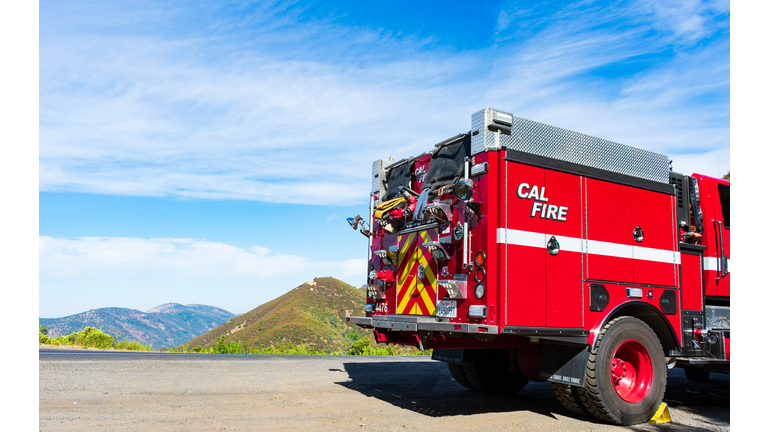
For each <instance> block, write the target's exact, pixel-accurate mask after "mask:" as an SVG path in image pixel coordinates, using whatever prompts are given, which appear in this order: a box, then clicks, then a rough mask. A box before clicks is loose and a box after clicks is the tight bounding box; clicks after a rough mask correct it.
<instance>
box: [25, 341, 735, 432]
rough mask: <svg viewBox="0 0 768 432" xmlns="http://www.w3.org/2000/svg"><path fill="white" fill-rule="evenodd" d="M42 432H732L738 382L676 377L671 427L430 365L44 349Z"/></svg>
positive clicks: (538, 387) (403, 360)
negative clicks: (466, 384)
mask: <svg viewBox="0 0 768 432" xmlns="http://www.w3.org/2000/svg"><path fill="white" fill-rule="evenodd" d="M39 359H40V361H39V369H40V380H39V385H40V388H39V391H40V413H39V414H40V415H39V419H40V430H41V431H86V430H135V431H145V430H153V431H154V430H157V431H165V430H168V431H211V430H231V431H249V430H302V431H304V430H307V431H314V430H342V431H347V430H355V431H364V430H375V431H405V430H424V429H427V428H430V429H433V430H482V431H488V430H510V429H514V430H527V431H603V430H615V431H618V430H625V429H634V430H641V431H644V430H654V431H657V430H661V431H666V430H670V431H671V430H675V431H680V430H682V431H695V430H707V431H711V430H730V378H729V377H728V376H726V375H713V379H712V380H711V382H710V383H706V384H701V383H692V382H690V381H688V380H687V379H686V378H685V375H684V374H683V372H682V371H681V370H672V371H670V372H669V383H668V389H667V396H666V398H665V400H666V401H667V403H668V404H669V405H670V407H671V413H672V419H673V423H672V424H666V425H661V426H654V425H648V424H646V425H639V426H634V427H631V428H619V427H615V426H609V425H604V424H601V423H598V422H596V421H594V420H593V419H592V418H589V417H579V416H574V415H572V414H570V413H569V412H567V411H566V410H565V409H563V408H562V407H561V406H560V404H559V403H558V402H557V399H555V397H554V395H553V393H552V391H551V388H550V385H549V384H548V383H529V384H528V386H527V387H526V388H525V389H524V390H523V391H522V392H521V393H519V394H518V395H516V396H514V397H508V398H502V397H492V396H488V395H483V394H480V393H476V392H473V391H469V390H466V389H464V388H463V387H461V386H460V385H458V384H457V383H456V382H455V381H453V380H452V378H451V376H450V373H449V372H448V368H447V367H446V366H445V364H443V363H440V362H434V361H431V360H430V359H428V358H422V357H356V356H255V355H248V356H245V355H243V356H235V355H211V354H162V353H117V352H96V351H64V350H43V349H41V350H40V355H39Z"/></svg>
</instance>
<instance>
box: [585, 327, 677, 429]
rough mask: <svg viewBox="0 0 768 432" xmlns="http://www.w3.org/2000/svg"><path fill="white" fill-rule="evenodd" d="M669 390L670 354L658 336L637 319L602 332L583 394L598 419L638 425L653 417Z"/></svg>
mask: <svg viewBox="0 0 768 432" xmlns="http://www.w3.org/2000/svg"><path fill="white" fill-rule="evenodd" d="M666 386H667V368H666V366H665V361H664V351H663V350H662V348H661V343H659V339H658V338H657V337H656V334H655V333H654V332H653V330H651V328H650V327H648V325H647V324H645V323H644V322H642V321H640V320H638V319H637V318H632V317H619V318H616V319H614V320H612V321H611V322H610V323H608V324H607V325H606V326H605V327H604V328H603V330H602V331H601V332H600V335H599V336H598V340H597V343H596V344H595V348H594V349H593V350H592V352H591V353H590V356H589V362H588V363H587V378H586V380H585V387H584V388H579V389H577V393H578V395H579V398H580V399H581V401H582V403H583V404H584V407H586V409H587V410H588V411H589V413H590V414H592V415H593V416H595V417H597V418H599V419H601V420H605V421H607V422H610V423H615V424H620V425H632V424H637V423H643V422H646V421H648V420H649V419H650V418H651V417H652V416H653V414H654V413H655V412H656V410H657V409H658V407H659V405H660V404H661V400H662V398H663V397H664V391H665V389H666Z"/></svg>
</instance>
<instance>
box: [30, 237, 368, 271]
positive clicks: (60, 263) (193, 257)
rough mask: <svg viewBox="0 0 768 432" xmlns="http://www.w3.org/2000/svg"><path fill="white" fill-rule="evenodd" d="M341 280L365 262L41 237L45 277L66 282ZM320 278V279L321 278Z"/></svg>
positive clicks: (202, 245)
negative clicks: (97, 278) (103, 278)
mask: <svg viewBox="0 0 768 432" xmlns="http://www.w3.org/2000/svg"><path fill="white" fill-rule="evenodd" d="M351 267H355V269H354V270H353V271H352V272H351V271H350V268H351ZM298 269H301V271H302V272H307V273H308V274H313V277H314V276H317V275H319V274H320V273H318V272H322V274H325V273H327V272H329V271H330V272H333V274H334V275H335V276H337V277H339V278H342V277H347V276H352V275H356V273H360V269H363V270H364V269H365V262H364V260H345V261H339V262H313V261H311V260H309V259H307V258H305V257H301V256H296V255H278V254H274V253H272V252H271V251H270V249H268V248H265V247H261V246H249V247H247V248H242V247H237V246H233V245H230V244H226V243H220V242H212V241H206V240H197V239H189V238H149V239H145V238H124V237H80V238H54V237H49V236H41V237H40V273H41V275H44V276H46V277H48V278H54V279H61V278H68V277H73V276H83V275H89V276H94V275H107V274H108V275H112V276H115V277H121V276H122V277H127V276H135V275H139V274H141V275H143V276H144V277H150V278H151V277H158V278H164V277H173V278H176V279H178V278H181V279H201V278H202V279H206V280H209V281H216V280H225V279H233V278H242V277H247V278H249V279H252V280H260V279H270V278H274V277H278V276H285V275H288V274H292V273H295V272H297V270H298ZM315 273H316V274H315Z"/></svg>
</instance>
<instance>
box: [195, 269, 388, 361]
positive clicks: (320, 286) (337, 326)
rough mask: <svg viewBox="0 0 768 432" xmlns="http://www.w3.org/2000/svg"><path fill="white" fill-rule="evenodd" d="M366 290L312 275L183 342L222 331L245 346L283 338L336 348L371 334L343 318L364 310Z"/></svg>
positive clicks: (203, 343) (203, 342)
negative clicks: (271, 298) (258, 304)
mask: <svg viewBox="0 0 768 432" xmlns="http://www.w3.org/2000/svg"><path fill="white" fill-rule="evenodd" d="M365 295H366V294H365V290H361V289H358V288H355V287H353V286H352V285H349V284H347V283H345V282H342V281H340V280H338V279H334V278H332V277H323V278H315V279H314V280H312V281H309V282H307V283H304V284H302V285H300V286H298V287H296V288H294V289H293V290H291V291H289V292H287V293H286V294H284V295H282V296H280V297H278V298H276V299H274V300H272V301H270V302H268V303H265V304H263V305H261V306H259V307H257V308H256V309H253V310H251V311H249V312H246V313H244V314H242V315H239V316H237V317H234V318H232V319H231V320H229V321H227V322H226V323H224V324H222V325H220V326H218V327H216V328H215V329H213V330H211V331H209V332H207V333H205V334H202V335H200V336H197V337H196V338H194V339H192V340H190V341H189V342H187V343H186V344H184V345H185V346H186V347H187V348H188V349H192V348H195V347H197V346H200V347H202V348H210V347H211V346H212V345H213V344H214V343H215V342H216V340H217V339H218V338H219V337H220V336H224V338H225V339H224V340H225V341H226V342H229V341H235V342H238V341H243V342H245V343H246V344H247V346H248V348H249V349H253V348H266V347H269V346H271V345H273V344H275V343H282V342H287V343H290V344H293V345H299V344H304V345H306V346H308V347H313V348H315V349H317V350H320V351H328V352H335V351H341V350H344V349H346V348H348V347H349V346H351V345H352V344H353V343H354V342H355V341H357V340H359V339H361V338H367V339H371V340H373V339H372V335H371V331H370V330H365V329H362V328H360V327H357V326H351V325H348V324H345V323H344V317H345V316H348V315H356V316H364V315H365V312H364V307H365Z"/></svg>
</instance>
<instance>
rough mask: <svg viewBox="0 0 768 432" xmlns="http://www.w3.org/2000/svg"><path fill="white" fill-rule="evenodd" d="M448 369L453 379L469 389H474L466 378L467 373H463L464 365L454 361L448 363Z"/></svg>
mask: <svg viewBox="0 0 768 432" xmlns="http://www.w3.org/2000/svg"><path fill="white" fill-rule="evenodd" d="M448 370H449V371H451V375H453V379H455V380H456V382H457V383H459V384H461V385H462V386H464V387H466V388H468V389H470V390H475V388H474V387H473V386H472V383H471V382H469V379H467V375H466V374H465V373H464V367H462V366H461V365H458V364H455V363H448Z"/></svg>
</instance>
